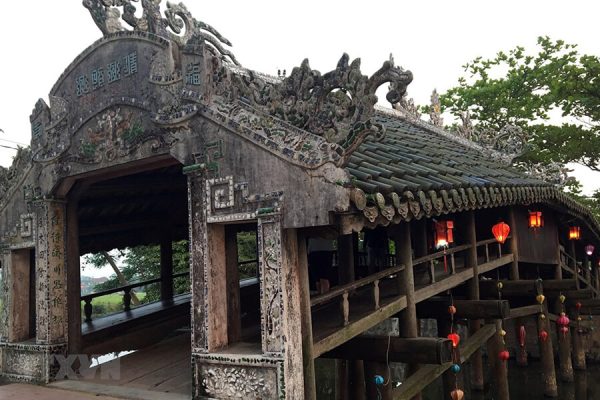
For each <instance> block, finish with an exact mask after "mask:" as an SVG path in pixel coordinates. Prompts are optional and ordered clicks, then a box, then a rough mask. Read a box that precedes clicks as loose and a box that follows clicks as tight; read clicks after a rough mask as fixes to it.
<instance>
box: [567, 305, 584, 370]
mask: <svg viewBox="0 0 600 400" xmlns="http://www.w3.org/2000/svg"><path fill="white" fill-rule="evenodd" d="M569 316H570V317H571V320H572V324H574V325H575V328H573V329H572V331H571V339H572V341H573V369H575V370H578V371H584V370H585V369H586V361H585V347H584V345H583V338H582V336H581V335H582V334H581V332H580V329H581V328H580V326H579V325H580V322H579V321H577V317H578V316H579V312H578V311H577V309H576V308H575V307H571V308H570V310H569Z"/></svg>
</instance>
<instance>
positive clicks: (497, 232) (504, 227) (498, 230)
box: [492, 221, 510, 244]
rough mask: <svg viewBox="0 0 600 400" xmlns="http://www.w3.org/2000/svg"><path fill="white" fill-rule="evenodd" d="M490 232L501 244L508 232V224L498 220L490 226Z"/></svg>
mask: <svg viewBox="0 0 600 400" xmlns="http://www.w3.org/2000/svg"><path fill="white" fill-rule="evenodd" d="M492 233H493V234H494V237H495V238H496V240H497V241H498V243H501V244H503V243H504V242H505V241H506V239H507V238H508V234H509V233H510V226H508V224H507V223H505V222H503V221H500V222H498V223H497V224H496V225H494V226H493V227H492Z"/></svg>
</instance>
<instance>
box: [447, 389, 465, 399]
mask: <svg viewBox="0 0 600 400" xmlns="http://www.w3.org/2000/svg"><path fill="white" fill-rule="evenodd" d="M450 397H451V398H452V400H463V399H464V398H465V392H463V391H462V390H460V389H454V390H453V391H452V392H450Z"/></svg>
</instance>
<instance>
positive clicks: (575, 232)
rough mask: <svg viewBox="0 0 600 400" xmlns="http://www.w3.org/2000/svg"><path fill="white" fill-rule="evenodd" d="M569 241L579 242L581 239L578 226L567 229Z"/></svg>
mask: <svg viewBox="0 0 600 400" xmlns="http://www.w3.org/2000/svg"><path fill="white" fill-rule="evenodd" d="M569 239H570V240H579V239H581V228H580V227H578V226H572V227H570V228H569Z"/></svg>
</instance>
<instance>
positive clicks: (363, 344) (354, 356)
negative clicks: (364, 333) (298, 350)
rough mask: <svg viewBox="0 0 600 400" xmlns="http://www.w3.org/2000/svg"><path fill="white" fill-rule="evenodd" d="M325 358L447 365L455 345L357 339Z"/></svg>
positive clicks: (419, 340)
mask: <svg viewBox="0 0 600 400" xmlns="http://www.w3.org/2000/svg"><path fill="white" fill-rule="evenodd" d="M321 357H322V358H336V359H345V360H365V361H379V362H384V363H385V362H386V361H388V362H401V363H408V362H414V363H417V364H445V363H447V362H450V361H452V342H451V341H450V340H448V339H445V338H429V337H418V338H400V337H388V336H385V337H384V336H382V337H357V338H354V339H352V340H349V341H348V342H346V343H344V344H342V345H341V346H339V347H337V348H335V349H333V350H331V351H328V352H327V353H325V354H323V355H322V356H321Z"/></svg>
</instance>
